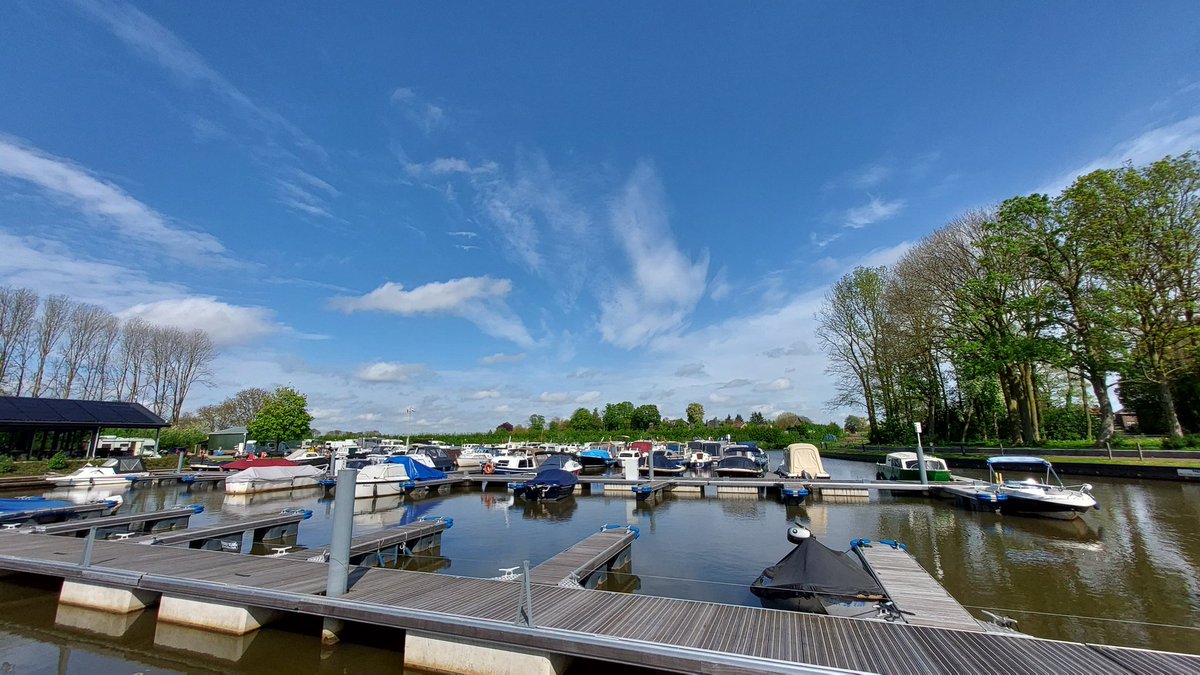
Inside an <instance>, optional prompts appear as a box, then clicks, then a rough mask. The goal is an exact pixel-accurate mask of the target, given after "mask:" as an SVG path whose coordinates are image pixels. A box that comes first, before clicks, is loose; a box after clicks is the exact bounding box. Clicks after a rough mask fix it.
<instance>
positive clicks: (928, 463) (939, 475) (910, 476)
mask: <svg viewBox="0 0 1200 675" xmlns="http://www.w3.org/2000/svg"><path fill="white" fill-rule="evenodd" d="M925 477H926V478H927V479H928V480H929V481H931V482H934V481H936V482H946V481H951V480H954V477H953V476H951V475H950V467H948V466H946V460H944V459H942V458H941V457H934V456H933V455H925ZM875 478H877V479H879V480H921V467H920V464H919V460H918V458H917V453H915V452H892V453H889V454H888V455H887V457H884V458H883V461H882V462H879V463H877V464H875Z"/></svg>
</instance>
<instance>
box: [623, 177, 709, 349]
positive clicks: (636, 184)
mask: <svg viewBox="0 0 1200 675" xmlns="http://www.w3.org/2000/svg"><path fill="white" fill-rule="evenodd" d="M609 217H610V224H611V227H612V230H613V233H614V234H615V235H616V238H617V240H618V242H619V243H620V245H621V248H622V249H624V251H625V256H626V258H627V259H628V261H629V265H630V267H631V273H630V275H629V279H628V281H622V282H618V283H617V284H616V286H615V288H612V289H608V290H607V291H606V294H605V296H604V297H603V298H602V299H601V301H600V334H601V337H602V338H603V339H604V341H606V342H609V343H611V344H614V345H616V346H618V347H624V348H626V349H631V348H633V347H637V346H639V345H644V344H646V343H647V342H649V341H650V340H651V339H653V338H655V337H656V336H659V335H663V334H669V333H671V332H673V331H675V330H678V329H679V328H680V327H682V326H683V325H684V322H685V321H686V320H687V318H688V316H689V315H690V314H691V312H692V310H693V309H695V307H696V303H697V302H699V300H700V298H701V297H702V296H703V295H704V290H705V288H706V286H707V284H706V279H707V275H708V252H707V251H706V252H704V253H702V254H701V255H700V257H699V259H698V260H692V259H691V258H689V257H688V256H687V255H686V254H684V253H683V252H682V251H680V250H679V247H678V246H677V245H676V243H675V238H674V236H673V235H672V233H671V228H670V225H669V224H668V222H667V211H666V205H665V204H664V196H663V189H662V184H661V183H660V182H659V180H658V175H657V174H656V172H655V170H654V167H653V166H652V165H651V164H650V163H648V162H641V163H639V164H638V165H637V167H636V168H635V169H634V171H633V174H632V175H631V176H630V177H629V180H628V181H627V182H626V183H625V187H624V189H623V190H622V191H621V193H620V195H619V196H618V197H617V198H616V199H615V200H614V201H613V204H612V208H611V212H610V216H609Z"/></svg>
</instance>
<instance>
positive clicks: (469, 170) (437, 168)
mask: <svg viewBox="0 0 1200 675" xmlns="http://www.w3.org/2000/svg"><path fill="white" fill-rule="evenodd" d="M499 168H500V166H499V165H498V164H496V163H495V162H482V163H480V164H471V163H470V162H468V161H467V160H465V159H459V158H458V157H438V158H437V159H434V160H432V161H429V162H425V163H424V164H420V163H413V162H410V163H408V164H405V165H404V170H405V171H407V172H408V173H409V175H412V176H450V175H453V174H456V173H461V174H466V175H481V174H489V173H495V172H496V170H497V169H499Z"/></svg>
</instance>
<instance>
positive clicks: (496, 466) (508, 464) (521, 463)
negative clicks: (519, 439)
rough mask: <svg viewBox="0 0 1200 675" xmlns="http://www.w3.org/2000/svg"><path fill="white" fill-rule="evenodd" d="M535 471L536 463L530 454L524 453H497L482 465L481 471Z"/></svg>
mask: <svg viewBox="0 0 1200 675" xmlns="http://www.w3.org/2000/svg"><path fill="white" fill-rule="evenodd" d="M535 471H537V464H536V463H535V462H534V461H533V457H532V456H531V455H526V454H525V453H513V454H509V455H499V456H497V457H493V458H492V460H491V461H490V462H488V463H486V464H484V465H483V472H484V473H489V474H490V473H499V474H512V473H533V472H535Z"/></svg>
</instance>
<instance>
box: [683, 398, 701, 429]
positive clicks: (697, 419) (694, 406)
mask: <svg viewBox="0 0 1200 675" xmlns="http://www.w3.org/2000/svg"><path fill="white" fill-rule="evenodd" d="M687 421H688V424H690V425H692V426H694V427H698V426H700V425H702V424H704V406H702V405H700V404H699V403H689V404H688V407H687Z"/></svg>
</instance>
